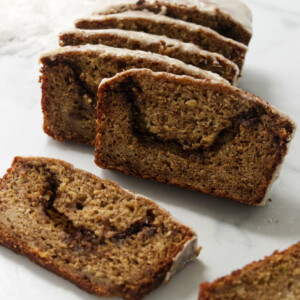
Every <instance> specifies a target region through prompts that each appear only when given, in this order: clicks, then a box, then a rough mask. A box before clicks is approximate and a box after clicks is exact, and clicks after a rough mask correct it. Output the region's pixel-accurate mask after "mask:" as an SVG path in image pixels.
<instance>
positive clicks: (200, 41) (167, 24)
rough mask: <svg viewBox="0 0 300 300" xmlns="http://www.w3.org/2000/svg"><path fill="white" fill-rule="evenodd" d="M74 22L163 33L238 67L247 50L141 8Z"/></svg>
mask: <svg viewBox="0 0 300 300" xmlns="http://www.w3.org/2000/svg"><path fill="white" fill-rule="evenodd" d="M75 26H76V27H77V28H80V29H109V28H117V29H126V30H132V31H143V32H147V33H151V34H156V35H165V36H167V37H169V38H172V39H177V40H180V41H183V42H186V43H193V44H195V45H197V46H199V47H200V48H202V49H204V50H207V51H210V52H216V53H219V54H221V55H223V56H224V57H226V58H227V59H229V60H231V61H232V62H234V63H235V64H236V65H237V66H238V67H239V69H240V70H242V67H243V64H244V61H245V56H246V52H247V50H248V48H247V46H245V45H244V44H242V43H239V42H236V41H234V40H231V39H228V38H226V37H224V36H222V35H220V34H218V33H217V32H216V31H214V30H211V29H210V28H208V27H204V26H201V25H197V24H193V23H189V22H185V21H181V20H177V19H173V18H169V17H166V16H162V15H155V14H153V13H150V12H144V11H133V12H131V11H129V12H124V13H120V14H112V15H104V16H93V17H89V18H85V19H79V20H77V21H76V22H75Z"/></svg>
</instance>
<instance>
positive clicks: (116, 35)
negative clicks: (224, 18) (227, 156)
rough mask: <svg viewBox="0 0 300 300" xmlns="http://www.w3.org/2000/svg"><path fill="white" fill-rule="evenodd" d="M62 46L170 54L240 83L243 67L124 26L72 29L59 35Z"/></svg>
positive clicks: (179, 43) (220, 56) (186, 45)
mask: <svg viewBox="0 0 300 300" xmlns="http://www.w3.org/2000/svg"><path fill="white" fill-rule="evenodd" d="M59 38H60V45H61V46H68V45H71V46H77V45H85V44H104V45H107V46H111V47H117V48H127V49H132V50H143V51H149V52H153V53H159V54H162V55H167V56H169V57H172V58H176V59H179V60H181V61H183V62H184V63H186V64H191V65H194V66H196V67H198V68H200V69H203V70H207V71H211V72H213V73H217V74H219V75H220V76H222V77H223V78H225V79H226V80H228V81H229V82H230V83H231V84H233V85H236V81H237V76H238V75H239V68H238V67H237V65H236V64H234V63H233V62H231V61H230V60H228V59H226V58H225V57H224V56H222V55H220V54H217V53H212V52H209V51H205V50H202V49H200V48H199V47H198V46H196V45H194V44H192V43H183V42H181V41H179V40H175V39H170V38H167V37H164V36H158V35H154V34H149V33H144V32H138V31H128V30H121V29H103V30H79V29H75V30H70V31H66V32H62V33H61V34H60V36H59Z"/></svg>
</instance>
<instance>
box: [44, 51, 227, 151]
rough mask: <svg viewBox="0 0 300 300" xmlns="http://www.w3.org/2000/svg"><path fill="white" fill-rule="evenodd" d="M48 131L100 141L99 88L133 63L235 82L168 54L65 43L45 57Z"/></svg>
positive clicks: (61, 137)
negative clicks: (98, 136) (97, 134)
mask: <svg viewBox="0 0 300 300" xmlns="http://www.w3.org/2000/svg"><path fill="white" fill-rule="evenodd" d="M40 60H41V63H42V64H43V68H42V69H41V72H42V76H41V82H42V108H43V113H44V131H45V132H46V133H47V134H48V135H50V136H52V137H53V138H55V139H57V140H60V141H63V140H72V141H74V142H79V143H85V144H91V145H93V144H94V140H95V136H96V127H97V124H96V104H97V89H98V85H99V83H100V82H101V80H102V79H103V78H108V77H112V76H114V75H115V74H117V73H119V72H122V71H123V70H128V69H132V68H149V69H152V70H154V71H165V72H170V73H175V74H185V75H190V76H194V77H197V78H209V79H213V80H216V81H219V82H223V83H224V84H229V83H228V82H227V81H226V80H225V79H223V78H222V77H220V76H219V75H217V74H214V73H211V72H208V71H204V70H202V69H199V68H196V67H194V66H191V65H186V64H185V63H183V62H181V61H179V60H177V59H172V58H169V57H168V56H164V55H160V54H155V53H150V52H144V51H133V50H128V49H119V48H113V47H108V46H104V45H83V46H78V47H64V48H60V49H58V50H56V51H50V52H47V53H44V54H43V55H42V56H41V58H40Z"/></svg>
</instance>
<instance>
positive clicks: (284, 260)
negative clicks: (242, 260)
mask: <svg viewBox="0 0 300 300" xmlns="http://www.w3.org/2000/svg"><path fill="white" fill-rule="evenodd" d="M227 299H228V300H229V299H236V300H244V299H248V300H256V299H259V300H270V299H272V300H282V299H291V300H297V299H300V242H298V243H297V244H295V245H293V246H291V247H289V248H288V249H286V250H284V251H282V252H279V251H275V252H274V253H273V254H272V255H270V256H267V257H265V258H264V259H262V260H260V261H257V262H253V263H250V264H248V265H247V266H245V267H244V268H243V269H240V270H236V271H234V272H232V273H231V275H228V276H224V277H221V278H219V279H217V280H215V281H214V282H212V283H208V282H204V283H202V284H201V285H200V293H199V298H198V300H227Z"/></svg>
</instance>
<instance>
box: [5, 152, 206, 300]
mask: <svg viewBox="0 0 300 300" xmlns="http://www.w3.org/2000/svg"><path fill="white" fill-rule="evenodd" d="M0 243H1V244H2V245H4V246H6V247H8V248H10V249H11V250H13V251H15V252H16V253H20V254H23V255H25V256H27V257H28V258H29V259H31V260H32V261H34V262H36V263H37V264H39V265H40V266H42V267H45V268H46V269H48V270H50V271H52V272H54V273H56V274H57V275H59V276H61V277H63V278H65V279H68V280H69V281H71V282H73V283H74V284H76V285H77V286H79V287H80V288H82V289H84V290H86V291H88V292H90V293H94V294H96V295H98V296H105V297H109V296H113V295H115V296H120V297H123V298H125V299H134V300H136V299H141V298H142V297H144V296H145V295H146V294H148V293H150V292H151V291H152V290H153V289H155V288H156V287H157V286H158V285H159V284H161V283H162V282H163V281H164V280H165V281H168V280H169V279H170V276H171V275H172V274H174V273H175V272H176V271H177V270H178V269H180V268H182V267H183V266H184V265H185V264H186V263H187V262H189V261H190V260H192V259H194V258H195V257H196V256H197V255H198V254H199V251H200V249H197V237H196V235H195V233H194V232H193V231H192V230H191V229H190V228H189V227H186V226H184V225H182V224H181V223H179V222H178V221H176V220H174V219H173V218H172V216H171V215H170V214H169V213H168V212H167V211H165V210H163V209H162V208H160V207H159V206H158V205H156V204H155V203H154V202H152V201H150V200H149V199H146V198H144V197H142V196H140V195H137V194H134V193H131V192H128V191H126V190H124V189H122V188H121V187H119V186H118V185H117V184H115V183H113V182H111V181H108V180H102V179H100V178H98V177H96V176H94V175H93V174H90V173H87V172H84V171H82V170H79V169H75V168H74V167H73V166H72V165H71V164H68V163H66V162H64V161H60V160H56V159H48V158H39V157H31V158H22V157H17V158H15V160H14V161H13V163H12V166H11V169H9V170H8V172H7V174H6V175H5V176H4V178H3V179H2V182H1V183H0ZM41 297H42V295H41Z"/></svg>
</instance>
